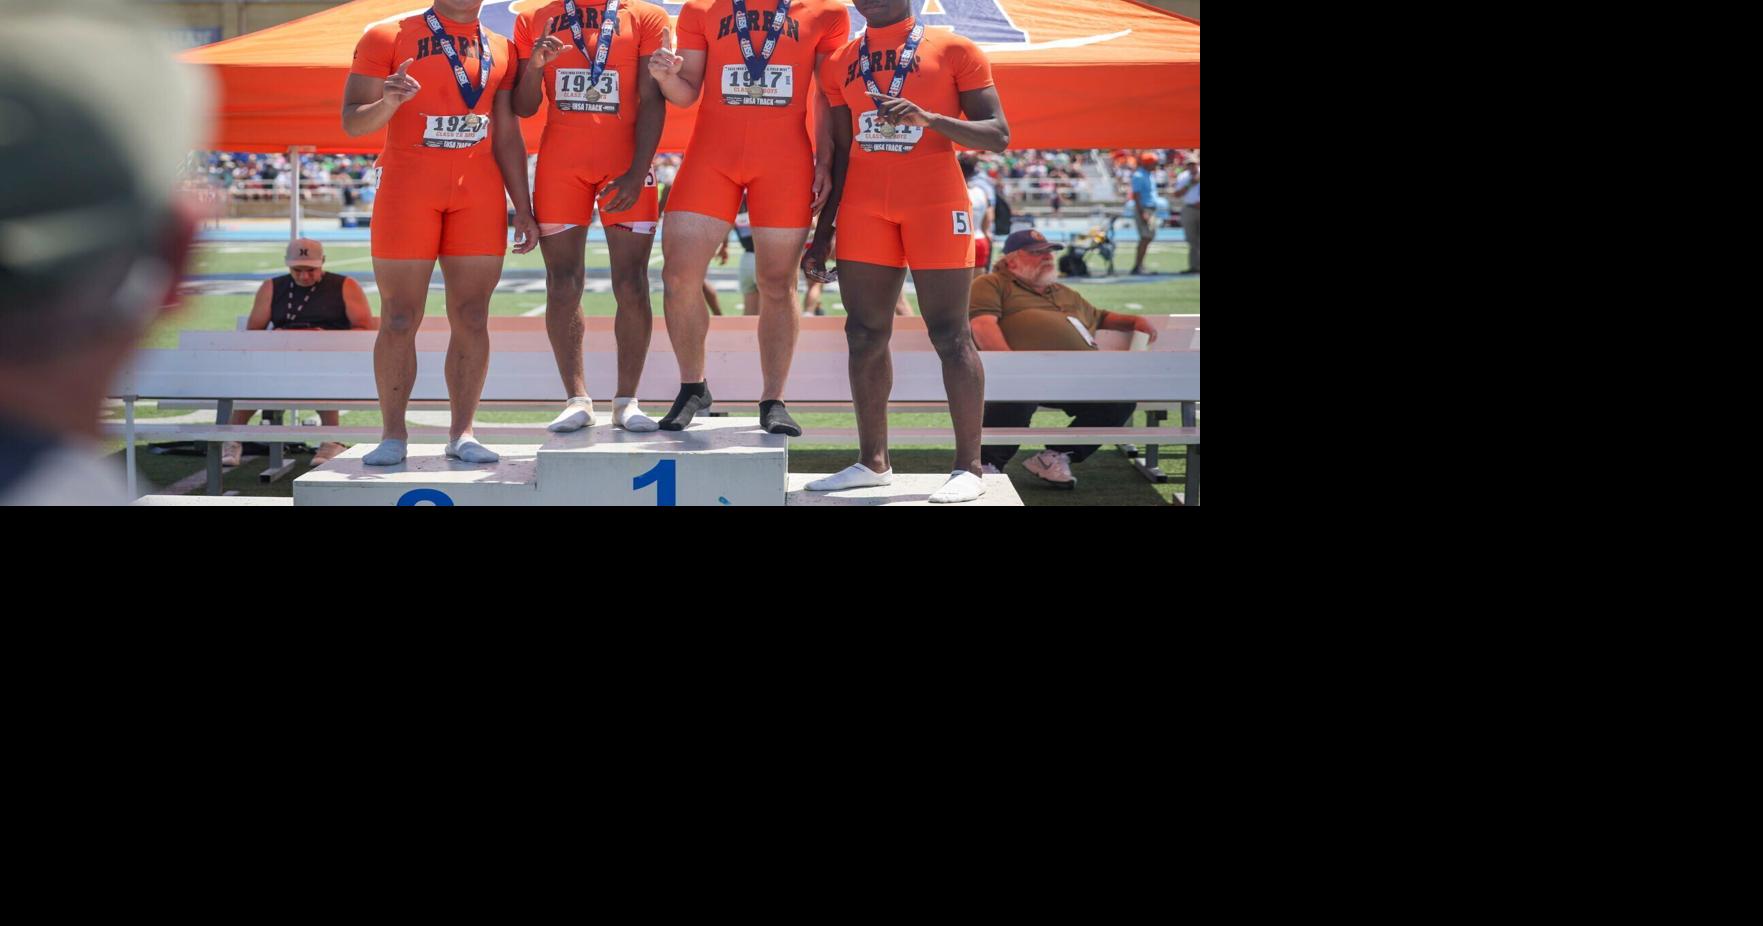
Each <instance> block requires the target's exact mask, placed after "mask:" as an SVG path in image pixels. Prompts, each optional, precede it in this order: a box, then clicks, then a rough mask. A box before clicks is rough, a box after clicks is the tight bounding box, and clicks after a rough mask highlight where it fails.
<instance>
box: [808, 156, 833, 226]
mask: <svg viewBox="0 0 1763 926" xmlns="http://www.w3.org/2000/svg"><path fill="white" fill-rule="evenodd" d="M832 192H833V166H832V162H831V159H828V162H827V163H825V164H820V163H816V164H815V165H814V203H813V204H812V205H810V206H809V207H808V214H809V215H819V214H820V207H822V206H824V205H826V200H827V197H829V196H831V195H832Z"/></svg>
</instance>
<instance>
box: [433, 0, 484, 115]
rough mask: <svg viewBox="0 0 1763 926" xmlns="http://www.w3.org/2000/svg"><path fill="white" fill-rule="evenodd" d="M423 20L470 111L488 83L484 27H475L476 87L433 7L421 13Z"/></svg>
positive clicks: (482, 94)
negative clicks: (450, 67)
mask: <svg viewBox="0 0 1763 926" xmlns="http://www.w3.org/2000/svg"><path fill="white" fill-rule="evenodd" d="M422 19H423V22H426V23H428V27H429V32H430V33H431V34H433V35H434V37H435V44H436V45H439V46H440V47H441V54H443V55H446V56H447V63H448V64H449V65H451V66H452V68H453V79H454V80H456V81H458V82H459V95H460V96H461V97H463V98H464V99H465V109H466V111H467V112H470V111H471V110H473V109H476V108H477V101H478V100H480V99H482V98H483V96H484V88H485V87H487V86H489V83H490V68H491V66H492V62H491V61H490V46H488V45H485V44H484V27H483V25H482V24H479V26H478V27H477V82H478V86H477V87H475V88H474V87H472V85H471V78H470V77H468V76H466V73H465V65H464V64H463V63H461V62H460V60H459V49H457V48H454V47H453V37H452V36H450V35H448V34H447V30H446V29H443V28H441V18H440V17H439V16H436V15H435V8H434V7H432V6H431V7H429V9H428V12H426V13H424V14H422Z"/></svg>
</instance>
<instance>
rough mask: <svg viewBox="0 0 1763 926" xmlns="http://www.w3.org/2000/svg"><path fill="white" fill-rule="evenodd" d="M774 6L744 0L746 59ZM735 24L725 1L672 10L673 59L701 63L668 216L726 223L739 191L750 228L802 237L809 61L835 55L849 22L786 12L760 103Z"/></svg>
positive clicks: (825, 1)
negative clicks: (694, 58)
mask: <svg viewBox="0 0 1763 926" xmlns="http://www.w3.org/2000/svg"><path fill="white" fill-rule="evenodd" d="M777 5H778V4H777V2H776V0H752V2H750V3H749V4H748V6H747V14H748V21H747V24H748V26H749V28H750V30H751V31H750V33H749V35H750V36H751V40H752V43H753V53H754V54H763V52H764V45H765V26H766V25H767V24H769V23H770V22H771V19H772V14H773V13H774V12H776V7H777ZM734 18H735V9H734V3H733V2H732V0H687V2H686V5H685V7H684V8H682V9H681V10H680V14H679V42H678V45H679V51H680V52H681V53H684V52H688V51H703V52H706V57H705V62H704V80H703V85H702V91H701V94H700V97H699V101H698V122H697V125H696V127H694V128H693V129H692V142H691V144H690V145H689V146H687V148H686V155H685V158H684V160H683V161H681V163H680V172H679V176H678V178H676V179H675V181H674V190H673V194H672V195H671V196H669V197H668V200H667V209H668V211H670V212H674V211H678V212H697V213H700V214H703V215H711V216H716V217H717V218H720V219H723V220H724V221H728V222H733V221H734V219H735V209H736V208H737V207H738V206H739V205H740V202H741V191H742V190H743V189H746V190H747V194H748V195H747V205H748V210H749V214H750V215H751V216H752V219H753V224H754V225H755V226H757V227H761V228H807V227H808V222H809V218H810V215H811V212H810V209H811V208H812V206H813V205H814V142H813V139H811V138H810V137H809V135H808V103H809V100H808V94H809V93H810V92H811V91H812V87H813V80H812V79H813V77H814V58H815V56H816V55H820V54H828V55H830V54H832V53H833V52H834V51H836V50H838V47H839V46H840V45H843V44H844V43H845V39H846V38H847V37H848V36H849V35H850V28H851V21H850V19H849V17H848V16H847V15H846V14H845V7H844V6H843V5H842V4H839V3H837V2H835V0H799V2H794V3H791V4H790V10H789V13H788V14H787V15H786V16H785V20H786V22H785V25H784V28H783V31H782V32H781V33H780V34H779V36H778V41H777V48H776V50H775V51H773V53H772V56H771V60H770V61H769V62H767V64H766V71H765V74H766V76H765V80H764V83H765V87H764V91H763V94H762V95H761V96H759V97H758V98H755V97H754V96H753V95H752V93H751V88H752V86H753V80H752V77H751V76H750V75H749V74H748V73H747V62H746V59H745V58H744V57H742V55H741V45H740V40H739V38H738V37H737V35H736V33H735V26H734Z"/></svg>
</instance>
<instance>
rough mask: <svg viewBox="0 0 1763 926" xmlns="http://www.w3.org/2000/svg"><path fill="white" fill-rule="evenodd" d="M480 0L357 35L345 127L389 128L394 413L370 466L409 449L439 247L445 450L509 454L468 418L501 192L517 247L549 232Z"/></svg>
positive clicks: (379, 220)
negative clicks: (447, 409)
mask: <svg viewBox="0 0 1763 926" xmlns="http://www.w3.org/2000/svg"><path fill="white" fill-rule="evenodd" d="M482 5H483V3H482V0H434V6H433V7H431V8H430V9H429V10H427V11H425V12H424V13H421V14H419V15H416V16H407V17H405V18H403V19H400V20H397V21H395V22H390V23H383V24H380V25H377V26H374V27H373V28H371V29H369V30H368V31H367V33H366V34H365V35H363V36H362V37H361V41H360V42H359V43H357V44H356V46H355V63H354V65H353V66H352V67H351V68H350V73H349V81H348V83H347V84H346V85H345V86H344V88H343V131H345V132H347V133H348V134H350V135H365V134H367V133H369V132H374V131H378V130H379V129H381V128H385V129H386V146H385V149H384V150H383V151H382V152H381V153H380V158H379V163H378V165H377V167H376V168H375V173H376V174H377V175H378V178H379V179H378V184H379V193H378V196H377V197H376V198H375V201H374V216H373V272H374V281H375V283H377V284H378V286H379V291H380V319H381V320H380V332H379V338H378V340H376V341H375V342H374V348H373V372H374V379H375V380H376V381H377V382H378V384H379V393H380V412H381V414H382V415H383V416H384V419H385V421H384V424H382V425H381V434H382V439H381V441H380V445H379V446H378V447H376V448H374V450H372V451H371V452H369V453H368V454H367V456H366V458H365V459H364V462H366V463H369V464H373V465H391V464H393V463H399V462H402V461H403V459H404V454H405V442H406V441H407V439H408V437H409V434H408V432H407V430H406V429H405V424H404V411H405V408H406V406H407V405H408V404H409V402H410V390H411V387H413V386H414V385H415V384H416V329H417V327H418V326H420V325H421V324H422V315H423V308H424V306H425V304H426V303H427V301H428V289H429V277H430V276H431V275H433V273H434V270H435V260H436V258H437V257H438V258H439V259H440V262H441V275H442V277H443V278H444V279H445V280H446V281H447V320H448V322H449V324H450V325H451V326H452V337H451V339H450V340H449V342H448V345H447V367H446V376H447V396H448V398H449V399H450V400H451V403H452V411H453V421H452V426H451V428H450V429H449V435H450V437H451V438H452V439H451V440H450V441H448V443H447V455H448V456H450V457H454V458H456V459H461V460H464V461H466V462H468V463H494V462H496V460H497V459H498V457H497V455H496V453H495V452H494V451H492V450H490V449H489V448H487V447H485V446H484V445H482V444H480V443H478V442H477V440H476V439H475V438H474V437H473V436H472V431H471V428H472V416H473V415H475V414H476V412H477V405H478V399H479V397H480V396H482V395H483V391H484V376H485V374H486V373H487V372H488V371H489V363H490V335H489V330H488V319H489V314H490V294H491V293H492V292H493V291H494V290H495V288H496V281H497V280H499V279H501V277H502V257H503V255H504V253H505V252H506V251H507V249H508V231H507V228H508V212H507V207H506V205H505V204H506V203H507V201H508V200H507V199H505V198H504V193H503V190H504V188H506V190H507V194H506V195H507V196H508V197H511V198H512V199H513V200H514V212H515V219H514V226H515V231H516V242H515V246H514V251H515V253H517V254H524V253H526V252H528V251H531V250H532V249H533V248H534V247H535V246H536V245H537V244H538V240H539V229H538V226H537V225H536V224H535V223H534V221H533V215H532V202H531V200H530V198H529V197H528V195H527V184H526V145H525V144H524V143H523V142H522V141H521V138H520V126H519V125H518V124H517V123H516V121H515V118H514V110H513V108H512V107H511V106H510V104H509V96H510V95H511V94H512V91H513V89H514V74H515V70H514V49H513V46H512V45H510V43H509V42H508V40H507V39H505V38H503V37H501V36H499V35H496V34H495V33H493V32H489V31H487V30H485V29H483V28H482V26H481V24H479V23H478V21H477V14H478V8H479V7H481V6H482ZM400 62H402V63H400Z"/></svg>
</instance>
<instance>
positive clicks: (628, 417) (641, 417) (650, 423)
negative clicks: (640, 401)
mask: <svg viewBox="0 0 1763 926" xmlns="http://www.w3.org/2000/svg"><path fill="white" fill-rule="evenodd" d="M612 423H613V424H615V425H618V426H619V427H621V428H623V429H625V430H626V431H654V430H656V429H658V428H660V427H661V425H660V424H658V423H656V421H655V419H653V418H651V417H649V416H648V415H645V414H643V410H642V409H640V408H638V407H637V400H636V398H635V397H634V396H628V395H621V396H618V397H617V398H615V399H613V400H612Z"/></svg>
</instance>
